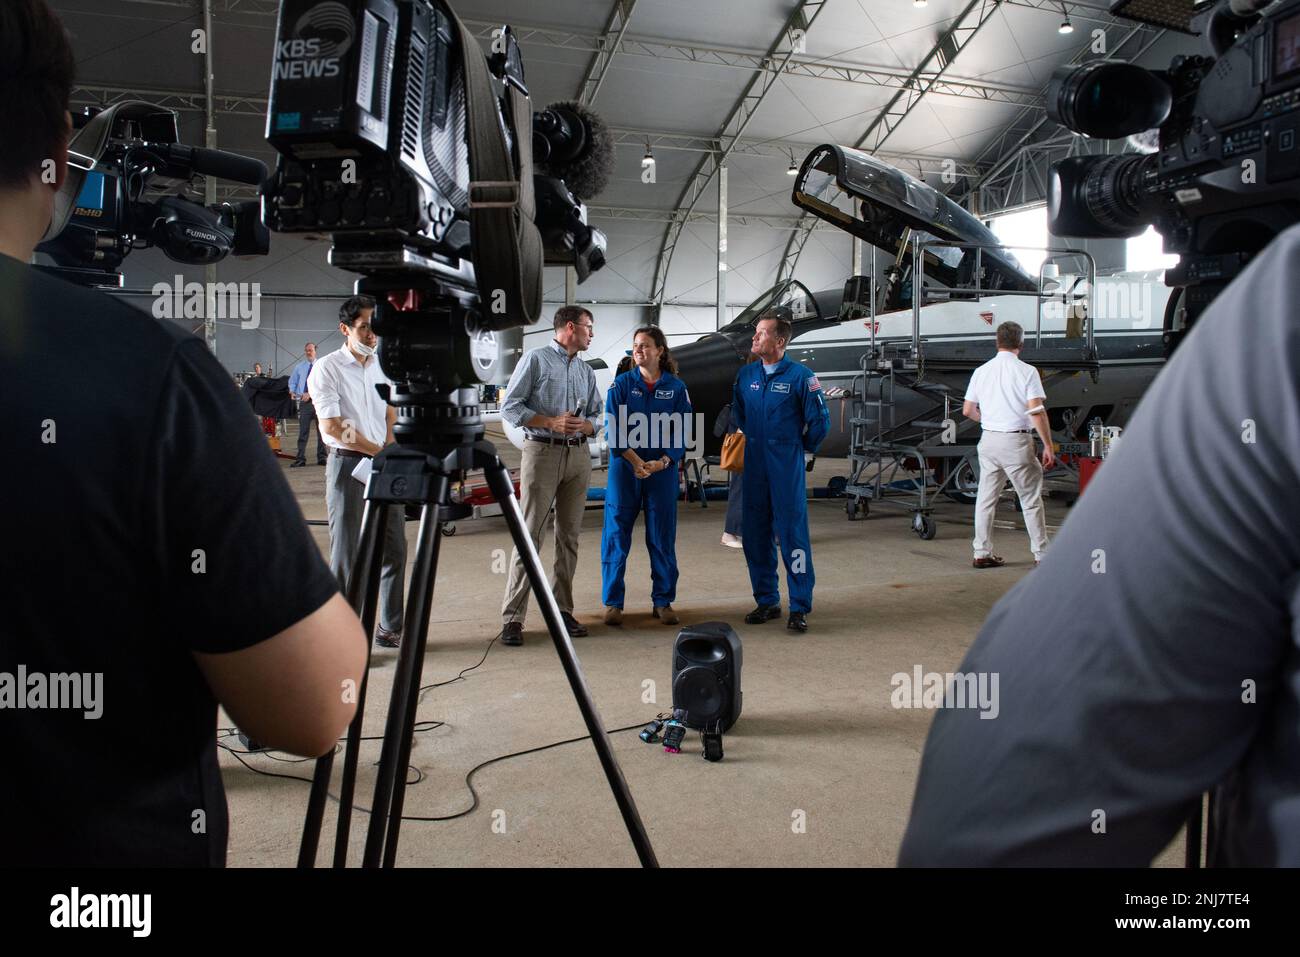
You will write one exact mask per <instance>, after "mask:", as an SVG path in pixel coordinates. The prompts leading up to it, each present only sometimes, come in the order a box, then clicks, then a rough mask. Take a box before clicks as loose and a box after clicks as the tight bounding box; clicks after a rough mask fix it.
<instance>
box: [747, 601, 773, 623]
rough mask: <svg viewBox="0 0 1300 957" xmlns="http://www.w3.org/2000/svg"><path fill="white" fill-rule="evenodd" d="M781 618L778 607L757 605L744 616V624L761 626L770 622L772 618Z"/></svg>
mask: <svg viewBox="0 0 1300 957" xmlns="http://www.w3.org/2000/svg"><path fill="white" fill-rule="evenodd" d="M780 617H781V606H780V605H759V606H758V607H757V608H755V609H754V610H753V611H751V612H750V613H749V614H748V615H746V616H745V624H747V625H761V624H762V623H763V622H765V621H771V620H772V619H773V618H780Z"/></svg>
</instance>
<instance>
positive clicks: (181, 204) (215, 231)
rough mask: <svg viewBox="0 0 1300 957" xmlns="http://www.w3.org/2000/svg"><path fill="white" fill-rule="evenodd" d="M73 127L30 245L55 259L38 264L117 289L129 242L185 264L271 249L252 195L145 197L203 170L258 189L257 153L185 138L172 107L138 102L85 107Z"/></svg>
mask: <svg viewBox="0 0 1300 957" xmlns="http://www.w3.org/2000/svg"><path fill="white" fill-rule="evenodd" d="M73 127H74V130H75V132H74V134H73V136H72V139H71V141H70V142H69V144H68V178H67V181H66V182H65V183H64V184H63V186H62V187H60V189H59V192H58V193H57V194H56V196H55V207H54V216H53V218H52V219H51V221H50V226H49V228H48V229H47V230H46V233H45V236H44V240H43V241H42V242H41V244H40V245H39V246H37V247H36V251H37V252H39V253H44V254H45V255H48V256H49V257H50V258H51V259H53V260H54V265H52V266H51V265H39V266H38V268H40V269H43V270H46V271H47V272H51V273H53V274H55V275H57V276H60V277H61V278H64V279H69V280H71V281H73V282H77V283H80V284H82V285H87V286H121V285H122V275H121V273H120V272H118V269H119V267H120V266H121V265H122V260H123V259H125V258H126V256H127V255H128V254H129V253H130V252H131V250H133V249H142V248H147V247H150V246H156V247H158V248H159V249H161V250H162V252H163V253H164V254H165V255H166V256H167V257H168V258H169V259H171V260H173V261H175V262H179V263H185V264H188V265H206V264H209V263H215V262H219V261H221V260H222V259H225V258H226V256H228V255H230V254H232V253H233V254H234V255H236V256H264V255H266V253H267V252H268V250H269V248H270V236H269V234H268V233H267V231H266V229H265V228H264V227H263V226H262V224H261V221H260V218H259V215H258V201H257V200H251V201H248V202H242V203H219V204H216V205H213V206H204V205H203V204H202V203H199V202H196V201H195V200H192V199H189V198H187V197H186V196H184V195H183V194H182V193H176V194H174V195H167V194H165V193H164V194H163V195H158V196H155V197H154V198H147V195H148V194H149V193H150V192H156V191H158V190H160V189H161V190H166V189H170V188H174V187H183V186H184V185H186V184H188V183H189V181H190V180H191V179H192V178H193V177H194V176H196V175H201V174H202V175H208V176H215V177H218V178H221V179H230V180H234V181H236V182H240V183H245V184H247V185H250V186H261V185H262V181H263V180H264V179H266V166H265V165H263V164H262V163H261V162H260V161H259V160H255V159H251V158H249V157H246V156H239V155H237V154H235V153H227V152H224V151H222V150H216V149H205V148H203V147H192V146H186V145H184V144H183V143H181V142H180V137H179V135H178V132H177V126H176V113H175V112H174V111H172V110H169V109H167V108H165V107H161V106H157V105H155V104H153V103H146V102H144V101H142V100H123V101H121V102H118V103H114V104H113V105H112V106H109V107H106V108H104V109H102V110H101V109H94V108H87V109H86V110H85V111H83V112H81V113H79V114H76V115H75V116H74V117H73Z"/></svg>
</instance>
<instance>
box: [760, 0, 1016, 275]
mask: <svg viewBox="0 0 1300 957" xmlns="http://www.w3.org/2000/svg"><path fill="white" fill-rule="evenodd" d="M1000 2H1001V0H970V2H969V3H967V4H966V6H965V7H964V8H963V9H962V11H961V13H959V14H958V15H957V17H956V18H955V19H954V20H953V23H952V26H951V27H949V28H948V29H947V30H945V31H944V32H943V33H942V34H941V35H940V36H939V39H938V41H937V42H936V43H935V45H934V46H933V47H932V48H931V49H930V52H929V53H928V54H927V55H926V56H925V58H924V59H923V60H922V61H921V63H920V65H919V66H917V68H916V69H915V70H913V71H912V74H911V76H910V77H909V79H908V82H907V83H906V84H904V86H903V88H902V89H901V90H899V91H898V92H897V93H895V94H894V96H893V98H892V99H890V101H889V102H888V103H886V104H885V107H884V109H882V110H881V111H880V112H879V113H877V114H876V117H875V119H873V120H872V121H871V123H870V125H869V126H868V127H867V130H866V132H865V133H863V134H862V136H861V137H860V138H859V139H858V141H857V142H856V143H854V144H853V148H854V149H859V150H864V151H865V152H867V153H872V154H874V153H875V152H876V151H877V150H879V149H880V148H881V147H882V146H883V145H884V144H885V141H886V140H888V139H889V137H890V136H891V135H892V134H893V132H894V130H896V129H898V127H899V125H900V124H901V123H902V122H903V121H904V120H905V119H907V117H908V116H909V115H911V113H912V111H913V110H914V109H916V106H917V104H918V103H920V102H921V100H922V99H923V98H924V97H925V95H926V94H927V93H929V92H930V90H931V89H932V88H933V87H934V86H935V84H936V83H938V82H939V80H940V78H941V77H942V76H943V74H944V72H945V71H947V69H948V67H949V66H950V65H951V64H952V62H953V60H955V59H956V58H957V55H958V54H960V53H961V51H962V50H964V49H965V48H966V46H967V44H969V43H970V41H971V40H972V39H974V38H975V36H976V34H978V33H979V31H980V28H981V27H983V26H984V24H985V23H987V22H988V20H989V17H991V16H993V14H994V13H995V12H996V11H997V9H998V6H999V3H1000ZM1026 109H1029V107H1026ZM803 218H804V219H805V220H808V219H815V218H816V217H814V216H813V215H812V214H811V213H804V217H803ZM811 235H812V228H811V227H810V226H808V225H807V224H805V225H804V226H802V227H801V228H799V229H796V230H795V231H794V232H793V233H792V234H791V236H790V241H789V242H788V243H787V244H786V247H785V254H784V255H783V256H782V257H781V267H780V270H779V271H778V273H777V281H778V282H779V281H780V280H782V279H789V278H791V277H792V276H793V275H794V269H795V266H796V265H798V263H799V257H800V256H801V255H802V254H803V250H804V246H805V245H807V242H808V237H809V236H811Z"/></svg>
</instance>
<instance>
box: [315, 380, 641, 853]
mask: <svg viewBox="0 0 1300 957" xmlns="http://www.w3.org/2000/svg"><path fill="white" fill-rule="evenodd" d="M394 391H395V393H396V398H395V399H391V398H390V397H389V396H385V399H387V400H389V401H390V404H393V405H396V406H397V407H398V410H399V412H398V425H397V427H396V428H395V429H394V432H395V434H396V436H397V444H395V445H391V446H389V447H388V448H387V449H385V450H384V451H383V452H381V453H380V454H379V455H377V456H375V460H374V469H373V472H372V473H371V476H370V481H369V483H368V485H367V487H366V506H365V512H364V513H363V517H362V521H361V540H360V543H359V545H358V552H357V560H356V561H355V562H354V563H353V566H352V576H351V578H350V580H349V581H348V583H347V589H346V591H347V599H348V602H349V603H350V604H351V605H352V607H353V608H354V609H355V610H356V611H357V613H358V614H359V615H360V616H361V621H362V625H363V626H364V628H365V632H366V634H367V635H370V634H372V632H373V629H374V624H375V609H376V604H377V600H378V593H379V573H380V568H381V566H382V564H383V543H384V537H383V535H382V534H381V530H382V529H383V528H385V527H386V526H385V520H386V518H387V515H388V510H389V509H390V508H402V507H404V506H405V505H419V506H421V511H420V529H419V535H418V538H417V540H416V546H415V565H414V569H413V571H412V573H411V585H410V591H409V593H408V595H409V597H408V599H407V603H406V609H407V614H406V628H405V629H404V630H405V640H403V642H402V646H401V651H400V653H399V656H398V661H397V670H396V673H395V675H394V677H393V692H392V698H391V700H390V702H389V706H388V718H387V722H386V725H385V728H384V740H383V746H382V750H381V752H380V761H379V773H378V778H377V780H376V781H375V795H374V801H373V803H372V805H371V808H372V809H371V812H370V826H369V830H368V832H367V835H366V845H365V852H364V856H363V859H362V866H364V867H377V866H379V865H380V864H381V858H382V865H383V866H384V867H392V866H393V863H394V860H395V858H396V856H397V841H398V832H399V830H400V828H401V824H402V807H403V803H404V800H405V797H406V786H405V775H406V768H407V763H408V761H409V759H410V756H411V734H412V731H413V728H414V726H415V710H416V704H417V699H418V697H419V687H420V676H421V673H422V671H423V668H424V651H425V644H426V641H427V634H426V633H427V631H428V626H429V608H430V605H431V603H432V600H433V585H434V581H435V579H436V576H437V571H438V548H439V543H440V542H441V540H442V527H443V525H444V524H445V523H447V522H449V521H454V520H455V519H458V518H463V517H465V516H466V515H468V514H470V509H469V508H468V507H467V506H465V505H461V504H457V503H454V502H452V501H451V497H450V492H451V487H452V483H453V482H454V481H458V480H459V479H460V478H461V477H463V475H464V473H465V472H466V471H468V470H470V469H478V468H481V469H483V472H484V474H485V476H486V477H487V482H488V486H489V488H491V490H492V494H493V496H495V498H496V500H497V502H498V503H500V505H501V510H502V513H503V514H504V515H505V519H506V524H507V526H509V528H510V537H511V538H512V539H513V540H514V544H515V548H517V549H518V550H519V554H520V556H521V558H522V560H523V563H524V568H525V570H526V572H527V574H528V580H529V582H530V583H531V584H532V589H533V594H534V595H535V596H536V597H537V603H538V605H539V606H540V607H541V610H542V616H543V617H544V618H545V619H546V626H547V629H548V630H549V631H550V633H551V640H552V641H553V642H554V643H555V650H556V651H557V652H558V653H559V656H560V663H561V664H562V665H563V666H564V673H565V675H566V676H567V677H568V679H569V686H570V687H571V688H572V689H573V696H574V698H575V699H576V701H577V703H578V708H579V710H581V711H582V717H583V720H584V721H585V722H586V725H587V730H588V732H589V733H590V734H591V740H592V743H593V744H594V745H595V746H596V754H597V755H598V756H599V758H600V763H601V767H603V768H604V770H605V777H606V778H607V779H608V781H609V786H610V790H611V791H612V792H613V794H614V800H615V801H616V802H617V803H618V809H619V812H620V813H621V814H622V816H623V823H624V824H625V825H626V826H627V830H628V834H629V835H630V836H631V838H632V844H633V846H634V847H635V848H636V853H637V856H638V857H639V858H640V860H641V864H642V866H645V867H657V866H658V861H656V860H655V855H654V849H653V848H652V847H651V846H650V839H649V837H647V836H646V832H645V827H644V826H643V825H642V823H641V817H640V815H639V814H638V813H637V809H636V804H635V802H634V801H633V800H632V794H631V792H630V791H629V790H628V787H627V782H626V781H625V780H624V779H623V772H622V770H621V769H620V768H619V766H618V760H617V759H616V758H615V757H614V752H613V750H612V748H611V747H610V744H609V740H608V738H607V737H606V736H605V728H604V724H603V722H602V721H601V719H600V715H599V714H597V712H596V705H595V703H594V702H593V701H592V698H591V691H590V689H589V688H588V687H587V679H586V677H585V676H584V675H583V673H582V665H581V664H580V663H579V661H578V656H577V654H576V653H575V652H574V650H573V644H572V643H571V642H570V640H569V635H568V631H567V630H566V629H565V627H564V623H563V622H562V621H561V619H560V609H559V606H558V605H557V604H556V603H555V597H554V596H553V595H552V594H551V589H550V587H549V585H548V584H547V581H546V575H545V573H544V572H543V571H542V563H541V559H540V558H539V556H538V554H537V550H536V549H535V548H534V547H533V543H532V540H531V539H530V538H529V536H528V530H527V528H526V527H525V526H524V519H523V513H522V512H521V511H520V509H519V502H518V500H517V499H516V498H515V494H514V486H513V484H512V483H511V480H510V472H509V470H508V469H507V468H506V467H505V465H503V464H502V462H501V460H500V458H498V457H497V454H496V449H495V448H494V447H493V446H492V444H491V443H490V442H487V441H485V440H484V439H483V425H482V420H481V419H480V418H479V410H478V393H477V390H475V389H471V388H459V389H454V390H451V391H442V390H439V389H437V388H436V387H434V386H431V385H426V386H422V385H421V384H419V383H415V384H412V383H409V382H407V383H402V384H399V385H398V386H397V387H396V389H395V390H394ZM368 671H369V669H368V668H367V673H368ZM366 685H367V679H366V677H365V676H363V677H362V681H361V688H360V689H359V693H358V701H357V714H356V718H355V719H354V720H353V721H352V724H351V726H350V727H349V728H348V736H347V748H346V751H345V758H344V764H343V778H342V783H341V786H340V790H339V817H338V827H337V830H336V833H335V838H334V866H335V867H344V866H346V864H347V847H348V834H349V830H350V824H351V817H352V799H353V792H354V790H355V784H356V769H357V755H358V746H359V744H360V741H361V725H362V720H363V714H364V712H365V705H366ZM333 767H334V755H333V753H332V752H331V753H330V754H327V755H325V756H324V757H322V758H320V759H319V760H318V761H317V762H316V773H315V777H314V778H313V781H312V789H311V797H310V799H309V801H308V805H307V818H306V822H305V824H304V826H303V836H302V847H301V849H300V851H299V855H298V866H299V867H304V868H309V867H314V866H315V862H316V849H317V844H318V843H319V840H320V831H321V823H322V818H323V815H324V811H325V801H326V797H327V793H328V789H329V783H330V774H331V772H332V770H333Z"/></svg>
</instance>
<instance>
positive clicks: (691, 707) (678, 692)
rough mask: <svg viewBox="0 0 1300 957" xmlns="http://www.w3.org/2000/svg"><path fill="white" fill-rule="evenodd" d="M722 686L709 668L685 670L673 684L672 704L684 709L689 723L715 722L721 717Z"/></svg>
mask: <svg viewBox="0 0 1300 957" xmlns="http://www.w3.org/2000/svg"><path fill="white" fill-rule="evenodd" d="M723 692H724V686H723V683H722V681H721V679H720V678H719V677H718V675H717V674H716V673H715V672H714V671H713V670H712V669H711V668H687V669H686V670H685V671H683V672H681V673H680V674H678V676H677V679H676V680H675V681H674V682H673V704H674V705H675V706H676V707H678V708H685V709H686V712H687V714H688V715H689V716H690V719H691V723H692V724H695V723H704V722H708V721H713V720H716V719H717V718H719V717H721V715H722V707H723V704H724V697H725V696H724V693H723Z"/></svg>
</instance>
